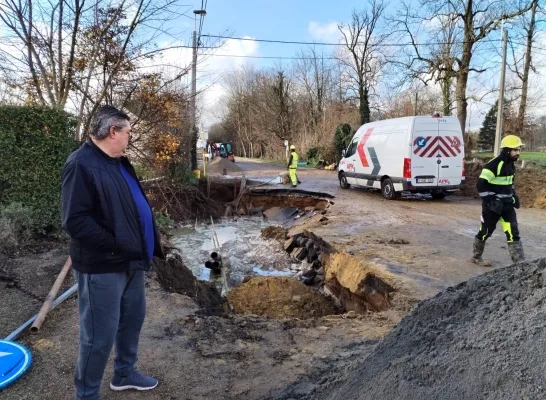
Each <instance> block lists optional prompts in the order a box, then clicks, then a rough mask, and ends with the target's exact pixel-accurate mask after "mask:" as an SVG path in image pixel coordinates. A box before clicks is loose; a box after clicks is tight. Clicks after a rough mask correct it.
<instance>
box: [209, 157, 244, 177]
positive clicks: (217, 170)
mask: <svg viewBox="0 0 546 400" xmlns="http://www.w3.org/2000/svg"><path fill="white" fill-rule="evenodd" d="M224 170H226V174H229V173H231V172H240V171H242V169H241V167H239V166H238V165H237V164H236V163H234V162H233V161H229V160H228V159H227V158H221V157H216V158H215V159H214V160H212V161H211V162H209V163H208V164H207V167H206V173H207V174H223V173H224Z"/></svg>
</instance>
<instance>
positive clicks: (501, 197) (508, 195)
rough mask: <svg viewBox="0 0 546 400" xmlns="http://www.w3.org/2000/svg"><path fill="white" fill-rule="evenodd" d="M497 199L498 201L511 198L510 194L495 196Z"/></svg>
mask: <svg viewBox="0 0 546 400" xmlns="http://www.w3.org/2000/svg"><path fill="white" fill-rule="evenodd" d="M496 196H497V197H498V198H500V199H504V198H508V197H513V195H512V194H497V195H496Z"/></svg>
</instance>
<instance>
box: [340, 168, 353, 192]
mask: <svg viewBox="0 0 546 400" xmlns="http://www.w3.org/2000/svg"><path fill="white" fill-rule="evenodd" d="M339 186H341V188H342V189H349V188H350V187H351V185H350V184H349V183H348V182H347V176H346V175H345V172H341V173H340V174H339Z"/></svg>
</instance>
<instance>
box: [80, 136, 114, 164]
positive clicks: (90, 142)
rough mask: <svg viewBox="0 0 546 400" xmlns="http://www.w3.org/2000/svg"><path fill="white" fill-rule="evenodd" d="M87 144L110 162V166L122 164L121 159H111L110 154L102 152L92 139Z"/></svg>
mask: <svg viewBox="0 0 546 400" xmlns="http://www.w3.org/2000/svg"><path fill="white" fill-rule="evenodd" d="M86 144H87V145H88V146H89V147H90V148H91V149H92V150H94V151H96V152H97V153H98V154H99V155H101V156H102V157H103V158H104V159H105V160H106V161H108V162H109V163H110V164H119V163H120V161H121V160H120V157H110V156H109V155H108V154H106V153H105V152H104V151H102V150H101V148H100V147H99V146H97V145H96V144H95V142H93V141H92V140H91V138H89V139H87V142H86Z"/></svg>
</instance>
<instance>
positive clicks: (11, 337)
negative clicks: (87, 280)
mask: <svg viewBox="0 0 546 400" xmlns="http://www.w3.org/2000/svg"><path fill="white" fill-rule="evenodd" d="M76 290H78V284H77V283H75V284H74V285H73V286H72V287H71V288H70V289H68V290H67V291H66V292H64V293H63V294H62V295H60V296H59V297H57V299H55V301H54V302H53V303H52V304H51V310H53V309H54V308H55V307H57V306H58V305H59V304H61V303H62V302H63V301H65V300H66V299H68V298H69V297H70V296H71V295H72V294H74V293H75V292H76ZM37 317H38V314H36V315H35V316H34V317H32V318H31V319H29V320H28V321H27V322H25V323H24V324H23V325H21V326H20V327H19V328H17V329H16V330H14V331H13V332H12V333H10V334H9V335H8V336H6V338H5V339H4V340H15V339H17V338H18V337H19V335H20V334H21V333H22V332H23V331H24V330H25V329H26V328H27V327H28V326H29V325H30V324H32V323H33V322H34V320H35V319H36V318H37Z"/></svg>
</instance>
